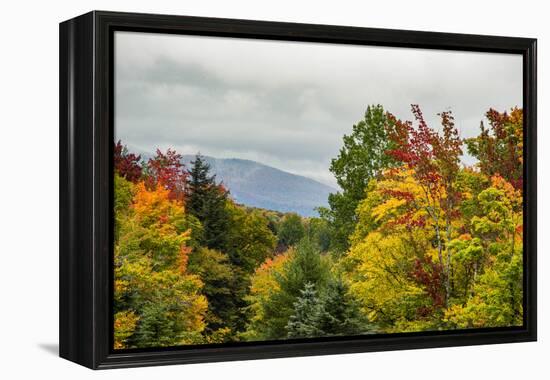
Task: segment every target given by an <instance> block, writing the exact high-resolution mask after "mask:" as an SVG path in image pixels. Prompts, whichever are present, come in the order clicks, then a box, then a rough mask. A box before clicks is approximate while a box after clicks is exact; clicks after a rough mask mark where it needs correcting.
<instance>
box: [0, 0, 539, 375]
mask: <svg viewBox="0 0 550 380" xmlns="http://www.w3.org/2000/svg"><path fill="white" fill-rule="evenodd" d="M545 3H546V2H544V1H536V0H523V1H517V0H516V1H508V0H498V1H479V0H478V1H469V0H462V1H452V2H450V1H449V2H444V1H441V0H440V1H423V0H416V1H410V0H400V1H398V0H379V1H356V2H351V1H345V0H338V1H334V0H332V1H327V2H322V1H320V0H317V1H312V2H309V3H308V2H307V1H302V2H300V1H298V0H294V1H292V0H288V1H287V0H268V1H246V0H230V1H223V0H220V1H214V0H202V1H186V0H179V1H177V0H174V1H169V0H149V1H144V0H141V1H136V0H124V1H116V2H114V1H106V0H96V1H91V0H80V1H24V0H20V1H7V2H4V3H3V7H2V13H1V21H0V28H1V33H0V40H1V44H0V51H1V56H2V57H1V59H0V65H1V70H0V76H1V77H0V91H1V93H2V108H1V111H0V134H1V137H0V167H1V169H0V172H1V173H2V175H1V177H0V178H1V180H0V183H1V185H0V224H1V226H0V231H1V233H0V291H1V293H0V294H1V298H0V305H1V307H0V351H1V354H0V363H1V365H0V377H1V378H3V379H18V378H37V377H46V378H50V377H51V378H54V377H55V378H59V379H87V378H92V377H94V378H103V379H107V378H109V379H115V378H116V379H133V380H137V379H149V378H153V377H154V378H156V379H163V378H172V379H174V378H180V379H181V378H187V379H189V378H196V379H198V378H200V379H214V378H224V379H231V378H238V379H258V378H261V379H293V378H297V377H298V376H300V377H304V378H312V379H317V378H318V379H342V380H343V379H347V378H354V379H355V378H365V379H369V378H371V379H393V378H396V379H397V378H403V379H445V380H452V379H467V378H471V379H514V378H533V379H542V378H548V377H547V376H550V364H549V354H548V352H550V343H548V340H549V339H550V335H549V334H550V333H549V328H550V327H549V326H550V324H549V322H550V317H549V315H548V314H547V313H548V299H549V298H548V294H549V287H550V285H549V281H547V280H546V279H545V275H546V274H547V273H550V267H549V264H550V261H549V260H547V258H546V253H547V252H548V248H550V243H549V240H548V239H547V238H546V237H547V231H548V228H549V226H550V221H549V220H548V219H547V217H548V215H550V202H549V201H548V197H547V196H546V194H547V193H548V192H549V191H550V185H549V184H548V180H549V178H550V149H544V147H545V145H548V144H550V133H549V130H548V129H547V128H546V125H547V123H550V118H549V117H548V114H547V113H546V112H545V111H546V110H547V109H548V107H547V106H546V105H547V104H548V102H549V101H550V99H549V98H548V95H547V92H546V91H547V90H548V89H549V88H550V83H549V81H550V75H548V73H547V72H546V71H545V68H547V67H548V62H549V58H548V51H550V28H548V25H547V24H548V14H549V12H548V10H547V9H544V8H545ZM93 9H102V10H117V11H135V12H150V13H166V14H180V15H195V16H216V17H229V18H231V17H232V18H248V19H260V20H274V21H294V22H305V23H323V24H340V25H354V26H365V27H381V28H396V29H411V30H415V29H416V30H426V31H441V32H457V33H476V34H495V35H511V36H525V37H536V38H538V39H539V81H538V89H539V98H538V104H539V131H538V134H539V155H538V157H539V161H538V162H539V209H538V215H539V236H540V241H539V245H538V251H539V263H540V264H539V321H540V322H539V326H540V327H539V342H537V343H523V344H507V345H494V346H478V347H458V348H446V349H429V350H416V351H401V352H383V353H368V354H354V355H338V356H322V357H309V358H291V359H276V360H260V361H245V362H232V363H216V364H201V365H188V366H168V367H153V368H141V369H127V370H111V371H100V372H93V371H90V370H88V369H85V368H83V367H79V366H77V365H75V364H72V363H70V362H68V361H65V360H63V359H59V358H57V336H58V326H57V320H58V300H57V291H58V280H57V278H58V268H57V265H58V132H57V130H58V23H59V22H60V21H63V20H65V19H68V18H71V17H74V16H76V15H79V14H82V13H85V12H88V11H89V10H93ZM545 350H547V353H546V354H545V353H544V351H545ZM545 375H546V376H545Z"/></svg>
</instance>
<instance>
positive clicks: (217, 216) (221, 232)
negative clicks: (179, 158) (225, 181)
mask: <svg viewBox="0 0 550 380" xmlns="http://www.w3.org/2000/svg"><path fill="white" fill-rule="evenodd" d="M191 164H192V165H193V167H192V168H191V170H189V172H188V173H189V181H188V183H187V190H186V208H187V210H188V212H189V213H190V214H191V215H194V216H195V217H197V219H199V221H200V222H201V223H202V226H203V236H202V239H201V243H202V244H203V245H205V246H207V247H208V248H211V249H217V250H223V249H224V248H225V244H226V238H227V237H226V233H227V227H228V224H229V215H228V212H227V210H226V207H225V204H226V202H227V196H228V192H227V190H225V188H224V187H223V186H222V185H221V184H217V183H216V175H215V174H214V175H210V165H209V164H208V162H206V161H205V160H204V158H203V157H202V156H201V155H200V154H197V155H196V156H195V161H192V162H191Z"/></svg>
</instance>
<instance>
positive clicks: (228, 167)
mask: <svg viewBox="0 0 550 380" xmlns="http://www.w3.org/2000/svg"><path fill="white" fill-rule="evenodd" d="M203 157H204V159H205V160H206V161H207V162H208V163H209V164H210V167H211V172H212V173H213V174H216V179H217V181H223V184H224V185H225V186H226V187H227V188H228V189H229V191H230V193H231V197H232V198H233V199H234V200H235V201H236V202H237V203H241V204H244V205H247V206H252V207H259V208H265V209H269V210H275V211H281V212H296V213H298V214H300V215H302V216H317V215H318V214H317V212H316V211H315V208H316V207H319V206H327V199H328V195H329V194H330V193H332V192H335V191H336V190H335V189H334V188H332V187H330V186H327V185H325V184H322V183H320V182H317V181H315V180H313V179H311V178H307V177H303V176H300V175H296V174H292V173H288V172H285V171H283V170H279V169H276V168H274V167H271V166H267V165H264V164H261V163H259V162H255V161H250V160H242V159H238V158H214V157H209V156H203ZM194 158H195V156H192V155H184V156H183V161H184V164H185V165H186V166H187V167H190V162H191V161H193V159H194Z"/></svg>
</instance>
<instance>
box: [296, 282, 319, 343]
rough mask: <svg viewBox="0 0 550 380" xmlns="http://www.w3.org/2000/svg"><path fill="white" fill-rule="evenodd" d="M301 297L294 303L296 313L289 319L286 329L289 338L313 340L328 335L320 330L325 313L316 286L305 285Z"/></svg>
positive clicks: (309, 283)
mask: <svg viewBox="0 0 550 380" xmlns="http://www.w3.org/2000/svg"><path fill="white" fill-rule="evenodd" d="M300 293H301V295H300V297H299V298H298V299H297V300H296V302H294V313H293V314H292V315H291V316H290V318H289V319H288V323H287V325H286V329H287V331H288V337H289V338H313V337H317V336H324V335H326V334H325V332H324V331H323V330H321V329H320V324H319V320H320V318H321V315H322V314H323V313H324V310H323V305H322V303H321V300H320V299H319V297H317V291H316V290H315V285H314V284H312V283H311V282H308V283H306V284H305V287H304V289H303V290H302V291H300Z"/></svg>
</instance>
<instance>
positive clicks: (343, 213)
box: [321, 105, 394, 252]
mask: <svg viewBox="0 0 550 380" xmlns="http://www.w3.org/2000/svg"><path fill="white" fill-rule="evenodd" d="M387 123H388V118H387V115H386V113H385V111H384V108H383V107H382V106H381V105H376V106H374V105H373V106H369V107H367V110H366V112H365V115H364V118H363V119H362V120H360V121H359V122H358V123H357V124H355V125H354V126H353V130H352V133H351V134H350V135H344V137H343V147H342V148H341V149H340V152H339V154H338V157H337V158H335V159H333V160H332V162H331V165H330V171H331V172H332V173H333V174H334V176H335V177H336V180H337V182H338V185H339V186H340V188H341V189H342V192H341V193H340V192H339V193H336V194H331V195H330V196H329V199H328V202H329V206H330V209H324V210H322V211H321V216H323V217H324V218H325V219H326V220H327V221H328V222H329V224H330V226H331V228H332V236H331V249H334V250H335V251H337V252H344V251H345V250H346V249H347V248H348V247H349V239H348V238H349V236H350V235H351V234H352V233H353V230H354V228H355V225H356V219H355V208H356V207H357V205H358V203H359V201H360V200H361V199H363V198H364V195H365V194H364V192H365V189H366V187H367V185H368V183H369V181H370V180H371V179H374V178H376V177H378V176H379V175H380V174H381V172H382V170H384V169H386V168H388V167H391V166H393V165H394V160H393V158H392V157H391V156H389V155H388V154H387V153H386V152H387V151H388V150H390V149H392V148H393V143H392V141H391V140H390V139H388V133H387V129H386V125H387Z"/></svg>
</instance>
